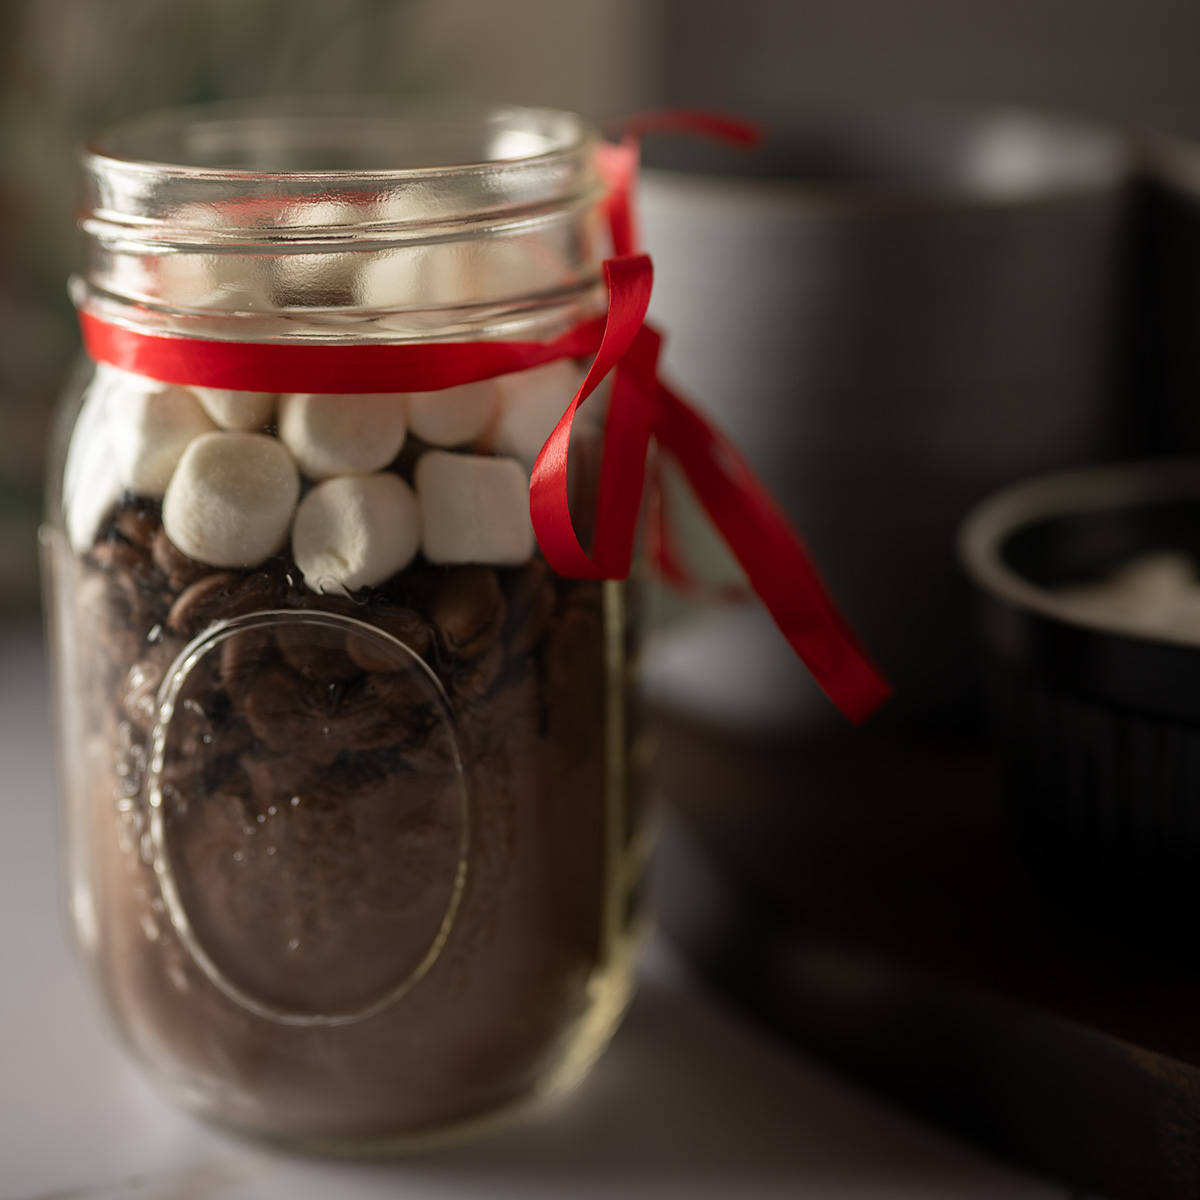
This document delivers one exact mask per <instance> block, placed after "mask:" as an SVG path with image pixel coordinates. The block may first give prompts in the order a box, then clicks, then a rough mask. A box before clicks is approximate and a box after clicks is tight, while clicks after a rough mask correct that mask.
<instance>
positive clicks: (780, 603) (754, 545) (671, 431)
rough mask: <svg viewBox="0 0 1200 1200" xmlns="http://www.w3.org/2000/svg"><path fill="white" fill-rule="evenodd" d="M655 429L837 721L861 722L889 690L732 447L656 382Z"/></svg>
mask: <svg viewBox="0 0 1200 1200" xmlns="http://www.w3.org/2000/svg"><path fill="white" fill-rule="evenodd" d="M654 429H655V434H656V436H657V438H658V442H659V445H660V447H661V448H662V449H663V450H665V451H666V452H667V453H669V454H671V455H672V457H673V458H674V459H675V460H676V461H677V462H678V463H679V466H680V467H681V468H682V470H683V472H684V474H685V475H686V476H687V479H688V482H689V483H690V484H691V486H692V489H693V491H694V492H695V494H696V498H697V499H698V500H699V501H700V503H701V504H702V505H703V507H704V508H705V510H706V511H707V513H708V515H709V517H710V519H711V520H712V522H713V524H714V525H715V526H716V527H717V529H718V530H719V531H720V533H721V536H722V537H723V538H724V539H725V541H726V543H727V544H728V546H729V548H730V550H731V551H732V552H733V554H734V557H735V558H736V559H737V560H738V562H739V563H741V565H742V569H743V570H744V571H745V572H746V576H747V578H748V580H749V581H750V585H751V587H753V589H754V591H755V592H757V593H758V596H759V598H760V599H761V600H762V602H763V605H764V606H765V607H766V609H767V611H768V612H769V613H770V614H771V617H772V619H773V620H774V621H775V623H776V624H777V625H778V626H779V628H780V630H781V631H782V632H783V635H784V637H786V638H787V640H788V642H789V643H790V645H791V646H792V649H793V650H795V652H796V654H797V655H799V657H800V658H801V659H802V660H803V662H804V664H805V666H807V667H808V669H809V671H811V672H812V675H813V678H814V679H816V681H817V683H818V684H820V686H821V688H822V690H823V691H824V692H825V694H826V695H827V696H828V697H829V698H830V700H832V701H833V703H834V704H836V705H837V707H838V708H839V709H840V710H841V712H842V713H843V715H844V716H846V717H847V718H848V719H849V720H851V721H853V722H854V723H855V724H858V723H860V722H862V721H864V720H865V719H866V718H867V717H868V716H870V715H871V713H872V712H874V711H875V709H876V708H878V707H879V705H880V704H882V703H883V702H884V701H885V700H886V699H887V698H888V697H889V696H890V695H891V688H890V686H889V685H888V683H887V682H886V680H885V679H884V678H883V676H882V674H881V673H880V672H879V670H878V668H877V667H876V666H875V665H874V663H872V661H871V659H870V656H869V655H868V654H867V651H866V650H865V649H864V648H863V647H862V645H861V644H860V643H859V641H858V639H857V638H856V637H855V635H854V633H853V632H852V631H851V629H850V627H849V626H848V625H847V624H846V622H845V620H844V619H843V618H842V616H841V614H840V613H839V612H838V610H837V607H836V606H835V605H834V603H833V601H832V599H831V598H830V596H829V593H828V591H827V589H826V587H825V584H824V583H823V581H822V580H821V577H820V575H819V574H818V573H817V570H816V567H815V566H814V565H813V562H812V559H811V558H810V557H809V554H808V551H807V549H806V548H805V546H804V543H803V541H802V539H801V537H800V534H799V532H798V531H797V530H796V529H795V527H794V526H793V525H792V524H791V522H790V521H789V520H788V518H787V517H786V516H785V515H784V513H783V511H782V510H781V509H780V508H779V506H778V505H777V504H776V503H775V502H774V500H773V499H772V498H771V496H770V494H769V493H768V492H767V490H766V488H765V487H764V486H763V484H762V483H761V481H760V480H759V479H758V478H757V476H756V475H755V474H754V472H753V471H752V470H751V469H750V467H749V465H748V464H747V463H746V462H745V460H744V459H743V458H742V456H741V455H740V454H739V453H738V451H737V449H736V448H735V447H734V445H733V443H732V442H730V441H729V439H728V438H727V437H725V435H724V434H722V433H721V432H720V431H719V430H717V429H716V428H715V427H714V426H712V425H711V424H709V422H708V421H706V420H705V419H704V418H703V417H702V416H701V415H700V414H699V413H698V412H696V411H695V410H694V409H692V408H690V407H689V406H688V405H686V404H685V403H684V402H683V401H682V400H680V399H679V397H678V396H675V395H674V394H673V393H672V392H670V391H669V390H668V389H667V388H666V387H664V386H663V385H662V384H661V383H660V384H659V389H658V393H657V404H656V420H655V427H654Z"/></svg>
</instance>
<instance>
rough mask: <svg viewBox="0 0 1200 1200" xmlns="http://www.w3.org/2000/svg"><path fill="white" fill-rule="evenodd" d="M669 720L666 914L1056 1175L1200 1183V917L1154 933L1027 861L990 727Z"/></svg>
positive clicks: (844, 1055) (1119, 1189) (847, 1046)
mask: <svg viewBox="0 0 1200 1200" xmlns="http://www.w3.org/2000/svg"><path fill="white" fill-rule="evenodd" d="M660 739H661V750H660V767H659V775H660V787H661V790H662V791H663V792H664V793H665V794H666V796H667V798H668V799H669V801H670V803H671V805H672V807H673V809H674V810H675V811H676V813H678V814H679V819H678V821H677V822H676V824H677V825H678V826H679V828H678V830H677V831H676V834H675V836H673V837H671V838H670V839H668V844H667V846H666V853H665V855H664V863H663V868H664V870H663V875H664V886H663V887H662V889H661V891H662V893H663V896H662V905H661V907H662V909H663V922H664V924H665V926H666V928H667V931H668V932H669V933H670V934H671V935H672V936H673V937H674V938H675V939H676V940H677V941H678V942H679V943H680V944H681V945H682V946H683V947H684V949H685V950H686V951H687V953H688V954H689V956H690V957H691V958H692V959H693V961H694V962H695V964H696V965H697V966H698V968H699V969H700V971H701V972H702V974H703V975H704V976H705V977H706V978H707V979H708V980H709V981H710V982H711V983H712V984H713V985H714V986H716V987H717V988H718V989H719V990H720V991H721V992H722V993H724V994H725V995H726V996H727V997H729V998H730V999H731V1000H732V1001H734V1002H735V1003H736V1004H737V1005H738V1006H740V1007H741V1008H742V1009H743V1010H744V1011H746V1012H748V1013H749V1014H751V1015H753V1016H754V1017H755V1018H756V1019H757V1020H759V1021H760V1022H762V1023H764V1024H766V1025H768V1026H769V1027H770V1028H772V1029H773V1030H774V1031H776V1032H777V1033H779V1034H780V1035H781V1036H783V1037H786V1038H787V1039H789V1040H791V1041H793V1042H794V1043H796V1044H797V1045H799V1046H801V1047H803V1048H804V1049H805V1050H806V1051H807V1052H809V1053H813V1054H816V1055H818V1056H820V1057H822V1058H824V1059H825V1060H826V1061H828V1062H829V1063H832V1064H834V1065H835V1066H837V1067H838V1068H840V1069H842V1070H844V1071H845V1072H847V1073H848V1074H850V1075H852V1076H854V1077H855V1078H857V1079H858V1080H860V1081H862V1082H864V1083H866V1084H868V1085H869V1086H871V1087H873V1088H874V1089H876V1090H878V1091H879V1092H881V1093H882V1094H884V1095H886V1096H887V1097H889V1098H891V1099H892V1100H894V1101H896V1102H898V1103H900V1104H903V1105H905V1106H906V1107H909V1108H910V1109H912V1110H913V1111H915V1112H917V1113H920V1114H922V1115H923V1116H925V1117H927V1118H928V1119H930V1120H932V1121H934V1122H936V1123H938V1124H940V1125H942V1126H943V1127H945V1128H946V1129H948V1130H950V1131H952V1132H954V1133H956V1134H958V1135H961V1136H962V1137H965V1138H968V1139H970V1140H972V1141H974V1142H976V1143H977V1144H979V1145H980V1146H982V1147H985V1148H986V1149H988V1150H990V1151H991V1152H993V1153H996V1154H999V1155H1001V1156H1002V1157H1006V1158H1009V1159H1011V1160H1013V1161H1015V1162H1017V1163H1020V1164H1022V1165H1024V1166H1026V1167H1028V1168H1032V1169H1033V1170H1035V1171H1037V1172H1040V1173H1042V1174H1044V1175H1046V1176H1049V1177H1051V1178H1055V1179H1058V1180H1061V1181H1062V1182H1064V1183H1067V1184H1069V1185H1071V1186H1074V1187H1077V1188H1083V1189H1087V1190H1089V1191H1092V1192H1095V1193H1099V1194H1103V1195H1108V1196H1112V1197H1169V1198H1174V1197H1180V1198H1182V1197H1188V1198H1189V1200H1195V1198H1196V1197H1197V1196H1200V966H1198V965H1197V964H1198V963H1200V924H1198V925H1197V926H1196V927H1195V932H1194V934H1193V926H1192V925H1191V924H1190V922H1179V921H1172V922H1171V924H1169V925H1168V923H1167V921H1166V917H1167V916H1168V914H1164V920H1163V921H1162V922H1161V923H1158V925H1157V926H1156V927H1155V928H1153V929H1150V927H1149V926H1145V927H1144V928H1146V929H1149V930H1150V933H1151V934H1152V935H1153V936H1141V935H1140V934H1139V932H1138V928H1137V926H1136V924H1135V925H1134V926H1132V927H1131V928H1128V929H1123V930H1118V929H1117V928H1115V926H1114V924H1113V922H1112V921H1111V919H1109V918H1104V919H1100V918H1098V917H1097V918H1094V919H1089V916H1088V914H1087V913H1086V911H1085V912H1082V913H1081V912H1078V911H1076V912H1072V911H1071V910H1070V907H1069V906H1064V905H1063V904H1061V903H1060V902H1059V901H1058V900H1056V899H1055V898H1053V897H1052V896H1051V895H1050V894H1049V893H1047V892H1046V890H1045V889H1044V888H1043V887H1042V886H1041V885H1039V884H1035V883H1033V882H1031V881H1029V880H1028V879H1027V878H1026V877H1025V875H1024V873H1023V872H1022V871H1021V870H1020V869H1019V868H1018V867H1017V865H1016V864H1015V863H1014V861H1013V857H1012V855H1011V853H1010V850H1009V843H1008V839H1007V838H1006V836H1005V829H1004V825H1003V819H1002V814H1001V811H1000V806H999V803H998V797H997V788H996V785H995V783H994V775H995V773H994V771H993V770H992V769H991V765H990V763H989V761H988V759H987V757H986V755H985V753H984V752H983V751H981V750H980V749H978V748H976V747H972V746H969V745H959V746H947V745H938V746H928V745H916V744H912V743H906V742H904V741H900V740H896V741H887V740H881V739H878V738H873V737H872V736H870V734H869V733H862V734H858V735H855V736H854V737H851V738H848V739H846V740H845V741H844V742H832V743H829V742H826V743H824V744H820V745H808V746H805V745H800V744H794V745H781V744H772V743H763V742H756V741H751V740H736V739H733V738H730V737H722V736H720V735H718V734H716V733H714V732H713V731H712V730H704V729H699V728H697V727H694V726H691V725H688V724H687V723H685V722H682V721H679V720H672V719H670V718H666V717H663V718H661V719H660ZM1193 940H1194V943H1195V944H1194V945H1193Z"/></svg>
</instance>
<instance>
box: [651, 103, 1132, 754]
mask: <svg viewBox="0 0 1200 1200" xmlns="http://www.w3.org/2000/svg"><path fill="white" fill-rule="evenodd" d="M654 150H655V148H654V147H653V146H652V147H651V148H650V153H649V154H648V162H649V163H650V168H649V169H647V170H646V171H645V173H644V176H643V182H642V185H641V191H640V197H641V208H642V214H643V222H644V235H645V241H646V244H647V247H648V249H649V251H650V252H651V254H652V255H653V257H654V260H655V265H656V285H655V295H654V300H653V303H652V306H651V313H652V316H653V317H654V318H655V319H656V320H657V321H658V322H659V323H660V325H661V326H662V327H663V328H664V329H665V330H666V331H667V332H668V341H667V348H666V366H667V370H668V372H669V374H670V376H671V377H672V378H673V379H674V380H675V381H676V382H678V383H679V384H681V385H682V386H683V388H684V389H685V390H686V392H687V393H688V394H690V395H691V396H692V397H693V398H694V399H695V400H696V401H697V402H698V403H700V405H701V406H702V407H704V408H706V409H707V410H708V411H709V412H710V413H712V414H713V415H715V416H716V417H717V419H718V420H719V421H720V422H721V423H722V424H723V426H724V427H725V428H726V429H728V430H729V431H730V432H731V433H732V434H733V435H734V437H735V439H736V440H737V441H738V443H739V444H740V445H741V446H742V448H743V449H744V450H745V452H746V453H747V455H748V457H749V458H750V459H751V461H752V462H753V463H754V465H755V466H756V467H757V468H758V469H759V470H760V471H761V472H762V474H763V476H764V477H765V479H766V481H767V482H768V484H769V485H770V486H771V488H772V489H773V490H774V492H775V494H776V495H777V496H778V497H779V498H780V500H781V502H782V503H783V504H784V506H785V507H786V508H787V510H788V512H789V513H790V515H791V516H792V517H793V519H794V520H795V521H796V523H797V524H798V525H799V526H800V528H801V529H802V530H803V532H804V534H805V536H806V538H807V540H808V542H809V544H810V546H811V548H812V549H813V551H814V554H815V555H816V557H817V560H818V561H819V563H820V564H821V566H822V568H823V570H824V572H825V574H826V576H827V578H828V580H829V582H830V584H831V586H832V587H833V590H834V592H835V594H836V595H837V597H838V599H839V600H840V602H841V603H842V604H843V606H844V608H845V610H846V611H847V613H848V615H849V616H850V618H851V620H852V621H853V622H854V624H855V625H856V627H857V628H858V630H859V631H860V633H861V634H862V636H863V638H864V639H865V641H866V642H867V644H868V645H869V647H870V648H871V649H872V651H873V652H874V654H875V655H876V656H877V658H878V659H879V660H880V662H881V664H882V666H883V667H884V669H885V670H886V671H887V673H888V674H889V675H890V677H891V679H892V681H893V683H894V684H895V686H896V688H897V698H896V700H895V701H893V702H892V704H891V705H889V706H888V708H887V709H885V711H884V713H883V714H881V715H880V717H879V718H877V720H878V721H879V723H880V724H881V725H883V726H884V727H887V726H889V725H890V726H891V727H892V728H893V729H894V730H896V731H897V732H900V731H903V732H904V733H905V734H908V733H911V732H914V731H919V732H922V733H926V734H932V735H935V736H938V737H940V736H944V735H947V734H953V733H955V732H958V731H961V730H963V729H964V728H967V727H969V720H970V718H969V714H970V713H971V711H972V706H971V703H970V697H971V695H972V663H971V650H970V635H969V629H968V624H969V616H968V612H969V604H968V600H967V596H966V589H965V585H964V584H963V582H962V581H961V579H960V578H959V574H958V570H957V567H956V565H955V561H954V555H953V549H952V547H953V535H954V529H955V526H956V524H957V522H958V520H959V518H960V517H961V516H962V514H963V513H964V512H965V511H966V510H967V509H968V508H969V507H970V506H971V505H972V504H973V503H974V502H975V501H977V500H978V499H980V498H981V497H982V496H984V495H986V494H987V493H988V492H990V491H991V490H993V489H994V488H996V487H997V486H999V485H1001V484H1003V483H1006V482H1008V481H1011V480H1014V479H1017V478H1020V477H1022V476H1026V475H1029V474H1033V473H1036V472H1038V471H1042V470H1046V469H1048V468H1053V467H1060V466H1064V465H1069V464H1075V463H1083V462H1087V461H1091V460H1095V459H1096V458H1098V457H1101V456H1103V455H1104V454H1106V453H1108V452H1110V451H1111V449H1112V448H1113V444H1114V434H1115V421H1114V412H1113V402H1114V399H1115V389H1116V375H1117V371H1116V365H1117V364H1116V362H1115V358H1116V354H1115V349H1116V345H1117V341H1116V335H1117V325H1118V312H1117V307H1118V285H1119V267H1120V236H1121V222H1122V215H1123V206H1124V204H1125V202H1126V198H1127V183H1128V180H1129V177H1130V165H1129V158H1130V155H1129V153H1128V151H1127V149H1126V145H1125V143H1124V141H1123V139H1121V138H1120V137H1119V136H1117V135H1115V134H1110V133H1108V132H1106V131H1105V130H1103V129H1098V128H1095V127H1092V126H1089V125H1086V124H1081V123H1076V122H1071V121H1066V120H1052V119H1045V118H1042V117H1038V116H1033V115H1028V114H1022V113H1016V112H1012V113H1010V112H994V113H989V114H983V115H973V116H946V115H942V116H930V115H925V116H911V117H904V118H894V119H893V118H887V119H883V118H880V119H875V120H858V121H847V122H842V123H833V124H825V125H820V126H812V127H808V128H802V129H798V130H795V131H793V132H791V133H789V134H783V135H780V136H778V137H775V138H772V139H771V141H770V142H769V144H768V146H767V147H766V148H764V150H762V151H758V152H756V153H755V154H752V155H749V156H746V157H740V156H738V155H736V154H735V153H734V152H727V151H724V150H719V151H718V150H710V149H709V148H707V147H698V148H696V147H689V149H688V150H687V151H686V152H685V153H686V154H687V155H688V157H686V158H682V157H681V158H677V159H675V160H673V161H671V162H670V163H667V162H666V161H665V160H659V164H660V165H658V166H657V167H656V166H655V163H656V159H655V155H654ZM670 152H671V153H673V154H679V153H680V150H679V147H678V145H675V146H673V147H672V149H671V151H670ZM685 524H686V522H685ZM701 554H702V556H703V548H701ZM788 656H789V651H788V650H787V647H786V645H785V643H784V642H783V640H782V639H781V638H779V637H778V635H777V634H776V633H775V631H774V630H773V629H772V628H771V627H770V625H769V622H767V621H766V620H765V618H763V617H761V616H760V615H758V614H753V613H748V612H738V611H721V610H708V611H705V612H702V613H700V614H698V615H696V616H694V617H693V618H692V619H691V621H690V622H684V623H681V624H679V625H677V626H676V627H674V628H673V629H671V630H670V631H668V632H667V633H665V634H664V635H663V637H662V639H661V641H660V644H659V653H658V654H657V656H656V657H655V658H653V659H652V662H651V665H650V681H651V687H652V690H653V692H654V693H655V694H656V697H657V699H658V701H659V702H660V703H662V704H664V705H667V706H668V707H674V708H676V709H679V710H687V711H691V712H693V713H694V712H697V711H701V712H702V713H703V715H705V716H706V717H710V718H716V719H719V720H721V721H725V722H730V723H734V724H739V723H740V724H743V725H747V724H748V725H751V726H754V727H756V728H759V729H761V728H762V727H764V725H766V724H770V725H772V726H775V727H783V728H794V727H803V728H807V729H820V728H822V727H823V725H824V723H825V722H827V721H830V720H833V719H836V716H835V714H833V711H832V708H831V707H830V706H828V705H827V704H825V703H824V702H823V701H822V700H820V699H819V698H817V697H816V696H815V694H814V690H813V688H812V685H811V684H809V683H808V682H807V680H806V677H805V676H804V675H803V672H802V671H800V670H799V669H798V668H795V667H794V666H793V664H792V663H791V662H790V660H789V657H788Z"/></svg>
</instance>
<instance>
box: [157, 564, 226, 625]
mask: <svg viewBox="0 0 1200 1200" xmlns="http://www.w3.org/2000/svg"><path fill="white" fill-rule="evenodd" d="M237 578H238V577H237V576H236V575H234V574H232V573H231V572H229V571H218V572H215V573H213V574H210V575H205V576H204V578H203V579H198V580H196V582H195V583H192V584H190V585H189V586H188V587H186V588H185V589H184V590H183V591H182V592H181V593H180V594H179V597H178V599H176V601H175V603H174V604H172V605H171V611H170V612H169V613H168V614H167V628H168V629H170V630H171V631H172V632H173V633H180V634H182V635H183V636H184V637H194V636H195V635H196V634H197V633H199V632H200V631H201V630H202V629H204V628H205V626H207V625H211V624H212V623H213V622H214V621H217V620H220V618H221V617H224V616H227V615H228V613H227V611H226V610H227V606H228V604H229V597H230V591H231V589H232V588H233V586H234V585H235V584H236V583H237Z"/></svg>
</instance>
